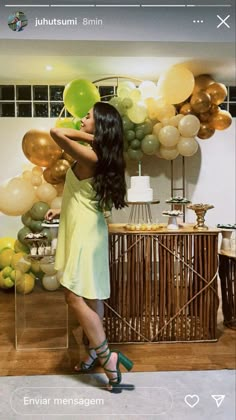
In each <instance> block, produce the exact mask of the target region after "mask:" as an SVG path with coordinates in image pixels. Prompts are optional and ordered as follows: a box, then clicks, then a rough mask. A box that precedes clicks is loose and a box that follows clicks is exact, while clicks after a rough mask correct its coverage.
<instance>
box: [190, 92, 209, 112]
mask: <svg viewBox="0 0 236 420" xmlns="http://www.w3.org/2000/svg"><path fill="white" fill-rule="evenodd" d="M190 104H191V107H192V109H193V111H195V112H196V113H202V112H207V111H208V110H209V109H210V107H211V97H210V95H209V94H208V93H206V92H203V91H200V92H198V93H195V95H192V97H191V100H190Z"/></svg>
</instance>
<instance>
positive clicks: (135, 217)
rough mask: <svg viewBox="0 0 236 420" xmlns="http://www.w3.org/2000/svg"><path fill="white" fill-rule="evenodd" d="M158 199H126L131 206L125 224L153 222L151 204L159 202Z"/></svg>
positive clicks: (147, 223)
mask: <svg viewBox="0 0 236 420" xmlns="http://www.w3.org/2000/svg"><path fill="white" fill-rule="evenodd" d="M159 203H160V201H159V200H153V201H127V204H128V205H129V206H131V211H130V215H129V219H128V224H127V226H131V225H132V226H135V225H141V224H142V225H149V226H150V225H151V224H152V223H153V220H152V213H151V204H159Z"/></svg>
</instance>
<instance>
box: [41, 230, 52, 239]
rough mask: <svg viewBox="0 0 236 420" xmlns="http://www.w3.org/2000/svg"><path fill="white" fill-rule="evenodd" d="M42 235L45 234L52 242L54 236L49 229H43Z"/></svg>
mask: <svg viewBox="0 0 236 420" xmlns="http://www.w3.org/2000/svg"><path fill="white" fill-rule="evenodd" d="M40 233H43V234H44V235H45V236H46V237H47V239H48V241H49V242H50V241H51V240H52V234H51V231H50V229H49V228H43V229H42V230H41V232H40Z"/></svg>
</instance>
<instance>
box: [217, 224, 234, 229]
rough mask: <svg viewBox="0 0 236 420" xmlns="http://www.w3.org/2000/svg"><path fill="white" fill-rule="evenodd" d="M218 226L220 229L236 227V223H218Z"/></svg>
mask: <svg viewBox="0 0 236 420" xmlns="http://www.w3.org/2000/svg"><path fill="white" fill-rule="evenodd" d="M217 227H218V228H219V229H236V223H234V225H233V224H230V223H226V224H223V223H218V225H217Z"/></svg>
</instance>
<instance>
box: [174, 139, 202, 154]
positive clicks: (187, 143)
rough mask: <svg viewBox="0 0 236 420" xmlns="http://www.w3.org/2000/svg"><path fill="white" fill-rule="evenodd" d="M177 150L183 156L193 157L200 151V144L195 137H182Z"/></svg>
mask: <svg viewBox="0 0 236 420" xmlns="http://www.w3.org/2000/svg"><path fill="white" fill-rule="evenodd" d="M177 149H178V152H179V153H180V154H181V155H182V156H193V155H194V154H195V153H196V152H197V150H198V142H197V141H196V139H195V138H194V137H180V139H179V142H178V144H177Z"/></svg>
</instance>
